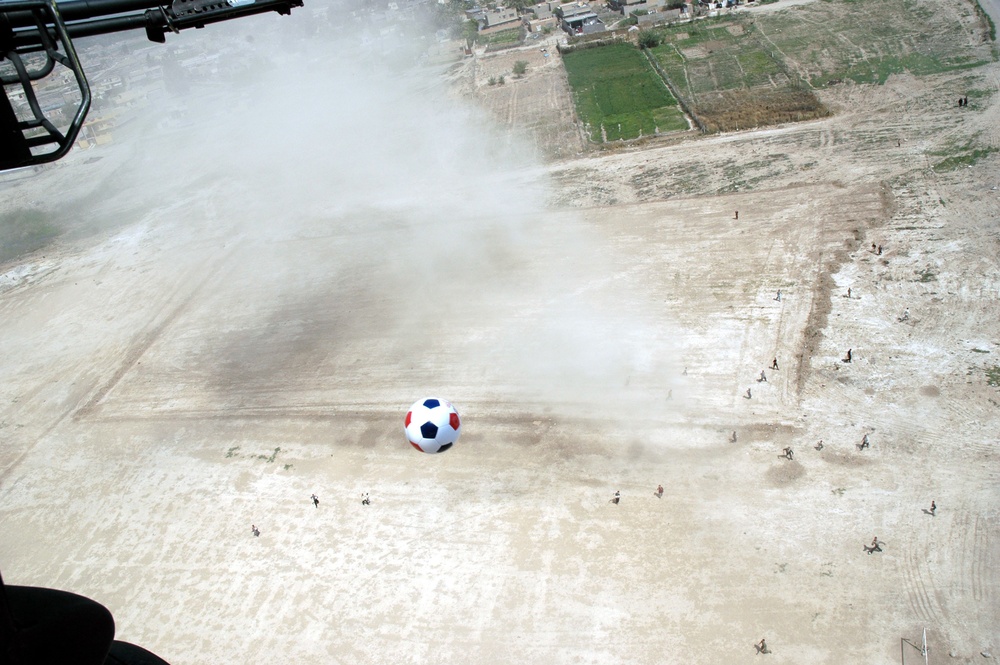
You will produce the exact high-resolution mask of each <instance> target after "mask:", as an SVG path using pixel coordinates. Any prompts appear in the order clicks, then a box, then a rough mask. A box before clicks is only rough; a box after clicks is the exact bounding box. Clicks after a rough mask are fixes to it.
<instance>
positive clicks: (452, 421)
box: [403, 397, 462, 453]
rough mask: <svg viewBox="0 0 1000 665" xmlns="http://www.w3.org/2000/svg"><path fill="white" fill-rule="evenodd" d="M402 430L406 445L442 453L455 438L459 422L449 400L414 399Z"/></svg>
mask: <svg viewBox="0 0 1000 665" xmlns="http://www.w3.org/2000/svg"><path fill="white" fill-rule="evenodd" d="M403 431H405V432H406V438H407V439H409V441H410V445H412V446H413V447H414V448H416V449H417V450H419V451H420V452H422V453H443V452H444V451H446V450H448V449H449V448H451V447H452V446H453V445H455V442H456V441H458V435H459V434H460V433H461V432H462V423H461V421H459V419H458V411H456V410H455V407H454V406H452V405H451V402H448V401H446V400H443V399H438V398H437V397H428V398H426V399H422V400H419V401H417V402H414V403H413V406H411V407H410V410H409V411H407V412H406V421H405V422H404V423H403Z"/></svg>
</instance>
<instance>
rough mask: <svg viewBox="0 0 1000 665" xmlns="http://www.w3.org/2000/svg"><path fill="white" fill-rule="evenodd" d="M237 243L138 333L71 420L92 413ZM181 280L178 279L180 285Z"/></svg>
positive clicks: (223, 264)
mask: <svg viewBox="0 0 1000 665" xmlns="http://www.w3.org/2000/svg"><path fill="white" fill-rule="evenodd" d="M239 246H240V243H235V244H234V245H233V246H232V247H231V248H230V249H229V251H228V252H226V253H225V255H223V257H222V258H221V259H220V260H219V261H218V262H217V263H216V264H215V265H214V266H211V267H210V268H209V269H208V271H207V272H206V273H205V275H204V276H203V277H202V278H201V280H199V281H198V283H197V284H196V285H195V286H194V288H193V289H191V291H190V292H189V293H188V294H187V295H185V296H183V297H182V299H181V301H180V302H179V303H178V304H177V306H175V307H174V308H173V309H172V310H171V311H170V312H168V313H167V315H166V316H165V317H164V318H163V319H162V320H161V321H160V322H159V323H158V324H156V325H155V326H153V328H151V329H150V330H148V331H146V332H145V333H142V334H140V335H139V336H138V337H137V338H136V340H135V342H134V343H133V344H132V345H131V346H130V348H129V349H128V350H127V351H126V352H125V355H124V357H123V358H122V361H121V363H120V364H119V366H118V369H117V370H115V373H114V374H112V375H111V378H109V379H108V380H107V381H106V382H104V384H103V385H101V386H100V387H99V388H98V389H97V391H96V392H95V393H94V394H93V396H92V397H91V398H90V399H89V400H87V402H86V404H84V405H83V406H82V407H80V408H79V409H78V410H77V411H76V413H74V414H73V418H74V419H79V418H86V417H88V416H90V415H91V414H93V413H94V411H95V410H96V409H97V407H98V406H99V405H100V403H101V400H103V399H104V398H105V397H106V396H107V395H108V393H110V392H111V391H112V390H113V389H114V387H115V386H116V385H118V382H119V381H121V380H122V378H124V376H125V375H126V374H127V373H128V372H129V370H131V369H132V367H134V366H135V364H136V363H137V362H138V361H139V359H140V358H142V356H143V355H144V354H145V353H146V351H148V350H149V348H150V347H151V346H153V344H155V343H156V341H157V340H158V339H159V338H160V336H161V335H162V334H163V332H164V331H165V330H166V329H167V328H169V327H170V326H171V325H172V324H173V323H174V321H176V320H177V319H178V318H179V317H180V315H181V314H183V313H184V311H185V310H187V308H188V306H189V305H190V304H191V302H192V301H193V300H194V299H195V297H196V296H197V295H198V294H199V293H200V292H201V291H202V289H203V288H204V287H205V285H206V284H208V282H209V281H210V280H211V279H212V278H213V277H215V276H216V275H217V274H218V273H219V272H220V271H221V269H222V267H223V266H225V265H227V264H228V262H229V258H230V257H231V256H232V255H233V253H234V252H235V251H236V249H237V248H238V247H239ZM183 283H184V282H182V284H183ZM179 291H181V289H178V290H177V291H175V292H174V296H172V297H171V298H170V300H174V299H175V297H176V295H177V293H178V292H179Z"/></svg>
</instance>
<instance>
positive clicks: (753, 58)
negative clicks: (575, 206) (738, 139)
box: [650, 18, 827, 131]
mask: <svg viewBox="0 0 1000 665" xmlns="http://www.w3.org/2000/svg"><path fill="white" fill-rule="evenodd" d="M657 33H658V34H659V35H660V37H661V38H662V39H663V42H662V43H661V45H660V46H657V47H656V48H653V49H651V51H650V53H651V54H652V56H653V57H654V58H656V62H657V63H658V64H659V66H660V67H661V69H662V70H663V72H664V74H665V75H666V77H667V79H668V80H669V81H670V82H671V84H672V85H673V86H674V90H676V91H677V92H678V94H679V95H681V97H682V98H683V99H684V101H685V103H686V104H687V107H688V109H690V111H691V112H692V113H693V114H694V115H695V117H696V118H697V120H698V121H699V122H700V123H701V125H702V126H703V127H704V128H705V129H706V130H707V131H730V130H737V129H747V128H749V127H760V126H763V125H771V124H775V123H780V122H792V121H799V120H810V119H812V118H817V117H822V116H824V115H826V114H827V111H826V109H825V108H824V107H823V106H822V104H820V102H819V100H818V99H817V98H816V96H815V95H814V94H813V93H812V92H811V91H810V90H809V89H808V88H806V87H805V86H804V85H802V84H801V82H800V81H799V80H798V77H797V76H795V75H794V74H793V73H790V72H789V71H788V70H787V69H786V68H785V66H784V63H782V62H781V60H780V59H779V58H777V57H775V54H774V53H773V52H772V50H771V49H770V48H769V46H768V45H767V44H766V43H765V42H764V41H763V40H762V39H761V35H760V33H758V32H757V31H756V28H755V26H754V24H753V23H751V22H750V21H747V20H742V19H738V18H723V19H714V20H713V19H709V20H703V21H699V22H697V23H694V24H688V25H684V26H677V27H671V28H661V29H659V30H658V31H657Z"/></svg>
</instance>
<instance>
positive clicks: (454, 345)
mask: <svg viewBox="0 0 1000 665" xmlns="http://www.w3.org/2000/svg"><path fill="white" fill-rule="evenodd" d="M307 10H308V8H307ZM309 20H310V15H309V13H308V11H305V12H298V13H297V15H296V13H293V16H292V17H283V18H280V19H276V18H272V17H268V21H267V22H266V24H265V23H261V24H260V25H266V28H267V29H266V31H265V32H264V34H263V35H258V36H256V37H255V38H254V39H253V40H245V39H242V40H241V39H239V38H234V37H232V36H233V35H239V34H240V33H241V30H245V29H246V26H245V25H242V24H240V22H235V23H234V24H230V25H226V26H215V29H216V30H224V31H225V32H226V34H228V35H230V36H231V37H230V38H231V39H233V40H234V42H235V43H236V44H237V46H238V50H237V52H238V53H240V54H241V55H240V57H239V58H237V60H238V61H239V62H253V63H257V65H256V66H255V67H254V68H253V69H252V70H250V71H251V72H252V74H253V75H252V76H248V75H243V76H242V77H241V78H240V81H241V82H240V84H239V85H233V86H232V87H230V88H227V89H226V90H225V94H218V93H217V92H216V93H213V92H212V91H211V90H210V89H209V90H199V89H191V90H188V91H186V93H185V94H183V95H178V96H176V97H175V99H174V102H173V103H174V104H176V105H177V108H179V109H181V110H182V112H183V115H184V117H185V118H187V120H188V123H189V124H188V125H187V127H186V129H185V131H184V132H181V133H178V134H176V135H174V136H172V137H171V138H170V140H169V141H164V142H160V143H158V146H159V147H158V148H157V153H156V154H155V155H149V156H148V158H147V159H146V163H147V165H148V167H149V168H151V169H155V170H159V171H160V173H159V174H158V175H151V174H149V173H148V172H146V173H142V174H141V175H140V174H138V173H137V174H135V175H136V176H137V177H141V179H142V180H143V181H145V182H149V181H157V180H161V179H162V181H166V182H169V181H171V178H173V180H174V181H176V179H177V178H178V177H180V178H182V179H183V178H185V177H187V179H188V182H189V184H188V185H186V188H185V189H186V192H187V194H188V195H191V196H198V195H205V192H211V194H210V196H211V198H212V200H213V206H212V209H213V210H215V211H217V213H216V214H217V217H216V218H213V219H210V220H207V224H208V228H210V229H211V230H212V232H214V233H218V232H219V229H228V231H227V234H229V235H230V238H229V239H230V240H235V241H237V242H239V243H241V245H240V247H241V249H240V251H238V252H237V253H235V254H234V255H233V257H232V259H230V260H231V261H233V262H236V263H237V264H238V265H234V266H233V267H231V268H229V269H227V279H226V281H225V282H222V283H218V284H215V285H214V287H215V288H219V289H223V290H226V291H228V292H227V293H224V294H220V295H219V296H218V302H219V303H220V306H224V305H223V303H225V302H229V301H232V300H233V299H235V298H238V297H241V296H244V295H247V294H252V299H253V301H254V302H255V307H254V308H253V309H252V310H250V311H247V312H246V313H244V314H243V315H242V317H237V318H236V323H234V324H233V325H231V326H230V328H229V329H228V330H226V331H225V333H224V334H223V333H212V334H213V336H214V337H213V339H212V340H211V341H210V342H209V344H208V350H207V352H206V353H205V354H204V355H203V356H201V357H200V358H198V359H197V360H198V362H199V363H200V364H202V365H206V364H207V365H208V366H210V367H211V368H212V369H211V372H212V374H213V375H214V376H212V377H211V378H209V379H206V381H207V382H208V383H209V384H211V385H212V386H213V387H214V388H215V389H216V390H218V391H220V392H223V393H228V392H231V391H233V390H249V389H250V388H251V387H252V386H262V385H263V386H266V385H270V384H275V385H276V384H277V382H278V377H280V380H281V381H282V382H284V383H285V384H286V385H287V384H288V382H289V381H292V382H293V383H294V382H295V380H296V376H295V375H296V374H299V375H300V376H299V380H300V383H301V384H302V385H303V386H304V385H305V384H307V383H309V382H310V381H316V380H336V381H340V382H343V384H344V385H348V384H350V385H353V386H356V388H354V391H355V395H354V399H359V400H362V401H364V400H366V399H367V400H369V401H371V402H377V401H379V400H382V399H386V395H392V394H396V395H398V402H399V404H400V405H406V404H408V403H410V402H411V401H412V400H413V399H415V398H417V397H419V396H420V395H423V394H441V395H442V396H445V397H448V398H449V399H451V400H452V401H454V402H456V403H457V404H459V405H462V404H463V403H467V402H469V401H476V402H481V403H483V402H486V403H488V402H489V401H491V400H502V401H504V402H507V403H523V404H524V408H525V409H528V410H530V409H532V408H541V407H538V405H539V404H544V405H545V409H546V410H547V411H548V412H550V413H551V412H553V410H554V411H555V412H556V413H557V414H558V413H559V412H560V411H565V412H574V413H577V412H580V411H584V412H586V411H590V412H609V411H610V410H611V409H610V407H615V408H616V409H617V412H618V413H621V414H622V417H629V418H631V417H634V412H633V411H631V410H630V411H629V412H628V413H625V412H623V411H622V409H623V408H625V407H626V406H629V407H633V408H634V409H640V410H648V409H649V408H650V407H651V406H652V405H653V404H654V403H655V404H656V407H657V409H662V407H663V401H662V396H663V394H665V393H666V390H667V383H666V379H665V378H664V377H665V376H667V375H676V372H673V371H672V369H671V368H670V366H671V361H670V358H668V357H664V356H663V351H662V349H663V346H662V345H652V344H650V340H653V339H660V338H662V336H663V331H662V329H660V326H661V324H662V320H655V319H654V318H652V317H650V316H648V315H647V313H646V312H645V311H644V310H645V302H646V298H645V297H644V296H643V295H642V294H641V292H640V291H641V288H640V287H639V286H637V285H636V284H635V283H630V282H629V280H628V279H624V278H623V276H627V275H628V271H629V268H630V262H631V261H630V258H629V257H627V256H621V255H620V254H619V253H618V251H617V250H616V249H615V247H614V243H613V240H614V239H613V238H609V237H606V236H605V234H604V232H603V231H602V229H601V228H600V226H599V225H597V224H594V223H588V222H584V221H583V220H582V219H581V218H579V217H578V216H577V215H575V214H573V213H570V212H567V211H554V210H550V209H549V208H548V207H547V201H548V200H549V195H550V192H551V191H552V185H551V183H550V182H549V181H548V178H547V175H546V170H545V168H544V165H543V164H542V162H541V160H540V158H539V156H538V155H537V154H536V153H535V151H534V150H533V148H532V147H531V146H529V145H526V144H524V143H521V142H518V141H517V140H516V139H515V138H513V137H512V136H511V134H510V133H509V132H505V131H503V129H502V128H499V127H498V126H497V125H496V123H495V121H493V120H492V119H491V118H489V117H487V116H486V115H485V114H484V113H482V112H481V111H480V110H479V109H477V108H476V107H475V106H474V104H473V102H472V101H471V100H469V99H467V98H462V97H460V96H458V95H457V94H455V92H454V88H453V87H452V86H450V85H449V83H448V82H447V80H446V77H444V76H442V73H443V69H442V68H441V67H435V66H432V65H430V64H422V63H419V62H418V63H416V64H414V61H413V60H412V59H401V58H393V57H385V56H383V55H379V54H376V53H373V52H371V51H366V50H365V49H364V48H362V47H360V46H359V45H358V44H357V43H356V40H354V41H352V40H346V39H344V40H342V39H330V38H329V37H328V36H325V35H324V34H323V33H322V31H319V32H313V33H310V31H309V30H307V29H305V28H303V24H304V23H306V22H308V21H309ZM184 36H185V35H180V36H178V37H184ZM198 36H200V35H195V37H198ZM291 36H296V38H292V37H291ZM404 52H409V51H407V50H405V49H404ZM229 57H230V56H227V59H228V58H229ZM401 60H405V61H404V62H401ZM220 66H221V64H220ZM195 171H197V172H198V177H197V179H194V178H192V173H193V172H195ZM199 192H200V193H199ZM188 222H191V223H198V222H196V221H193V220H187V221H186V222H185V223H188ZM230 316H231V317H232V316H233V315H232V314H230ZM661 318H662V315H661ZM375 385H378V386H379V387H380V388H381V392H380V393H379V395H378V396H376V395H375V394H374V392H373V390H374V388H373V387H374V386H375ZM302 391H303V394H304V393H305V392H307V389H306V388H304V387H303V389H302ZM275 392H276V391H275ZM255 394H258V395H266V394H267V391H264V392H261V391H256V392H255ZM273 396H274V393H271V396H270V397H265V396H261V397H260V399H273V398H274V397H273ZM301 397H302V396H301V395H300V398H301ZM303 399H305V398H303Z"/></svg>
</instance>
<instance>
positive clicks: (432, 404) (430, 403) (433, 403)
mask: <svg viewBox="0 0 1000 665" xmlns="http://www.w3.org/2000/svg"><path fill="white" fill-rule="evenodd" d="M424 406H426V407H427V408H428V409H436V408H437V407H439V406H441V402H439V401H438V400H436V399H425V400H424Z"/></svg>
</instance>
